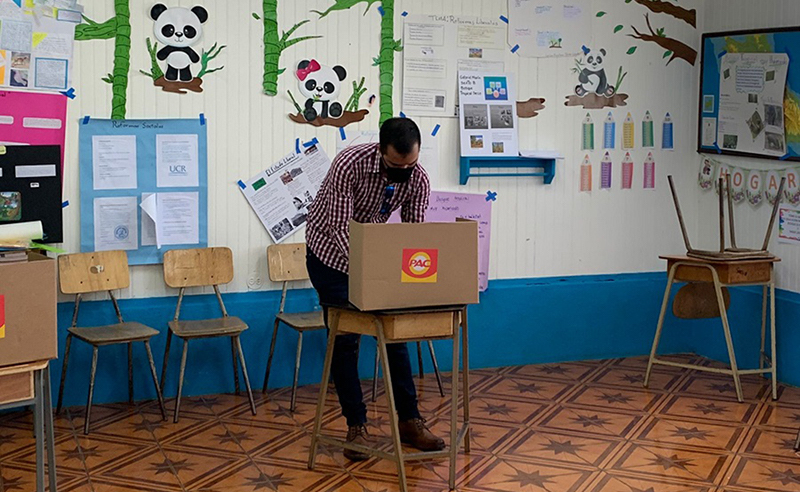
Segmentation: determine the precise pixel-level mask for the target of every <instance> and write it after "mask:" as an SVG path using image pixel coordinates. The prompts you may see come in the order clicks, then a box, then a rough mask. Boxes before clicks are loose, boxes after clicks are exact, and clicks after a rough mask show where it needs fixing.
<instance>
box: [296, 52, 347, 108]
mask: <svg viewBox="0 0 800 492" xmlns="http://www.w3.org/2000/svg"><path fill="white" fill-rule="evenodd" d="M295 74H296V75H297V80H298V86H299V90H300V93H301V94H302V95H303V97H305V98H306V101H305V103H304V104H303V108H302V111H303V117H304V118H305V120H306V121H308V122H312V121H314V120H315V119H317V118H321V119H325V118H334V119H336V118H341V116H342V114H344V108H343V107H342V104H341V103H340V102H339V101H337V99H336V98H337V97H339V92H340V91H341V88H342V81H344V79H345V77H347V71H346V70H345V69H344V67H342V66H341V65H336V66H334V67H328V66H326V65H320V64H319V62H317V60H302V61H301V62H300V63H298V64H297V70H296V71H295Z"/></svg>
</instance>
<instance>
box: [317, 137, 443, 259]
mask: <svg viewBox="0 0 800 492" xmlns="http://www.w3.org/2000/svg"><path fill="white" fill-rule="evenodd" d="M380 159H381V157H380V149H379V144H377V143H368V144H361V145H354V146H352V147H348V148H346V149H345V150H343V151H342V152H340V153H339V155H337V156H336V158H335V159H334V160H333V163H332V164H331V168H330V170H329V171H328V175H327V176H326V177H325V180H324V181H323V182H322V187H320V189H319V193H317V196H316V198H315V199H314V202H313V203H312V204H311V206H310V207H309V214H308V223H307V229H306V241H307V243H308V247H309V248H310V249H311V251H312V252H313V253H314V255H316V257H317V258H319V259H320V261H322V263H324V264H325V265H327V266H329V267H331V268H334V269H336V270H339V271H341V272H344V273H347V271H348V267H349V256H350V219H353V220H355V221H356V222H361V223H383V222H386V221H388V220H389V216H390V215H391V214H392V212H394V211H395V210H397V209H398V208H401V207H402V210H401V212H400V215H401V218H402V220H403V222H424V221H425V211H426V210H427V209H428V200H429V199H430V194H431V185H430V179H429V178H428V173H426V172H425V170H424V169H423V168H422V166H420V165H419V164H417V165H416V166H415V167H414V172H413V173H412V174H411V179H409V180H408V181H407V182H406V183H395V184H394V187H395V190H394V195H392V198H391V199H390V200H389V213H386V214H381V207H382V205H383V203H384V200H385V196H386V187H387V186H388V185H389V184H391V183H389V181H388V180H387V179H386V178H385V177H384V176H383V175H382V174H381V165H380Z"/></svg>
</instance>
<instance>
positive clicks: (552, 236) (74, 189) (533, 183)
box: [65, 0, 779, 297]
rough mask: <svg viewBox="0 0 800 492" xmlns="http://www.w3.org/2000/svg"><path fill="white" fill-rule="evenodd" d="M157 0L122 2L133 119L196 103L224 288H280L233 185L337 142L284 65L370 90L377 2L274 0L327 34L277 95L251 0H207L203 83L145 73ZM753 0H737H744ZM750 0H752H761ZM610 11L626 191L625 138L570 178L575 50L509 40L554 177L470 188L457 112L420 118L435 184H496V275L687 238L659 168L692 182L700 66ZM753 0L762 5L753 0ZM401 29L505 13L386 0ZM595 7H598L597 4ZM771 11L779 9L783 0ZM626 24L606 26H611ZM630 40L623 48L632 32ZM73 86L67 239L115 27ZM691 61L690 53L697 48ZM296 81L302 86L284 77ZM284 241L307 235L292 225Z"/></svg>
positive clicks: (69, 245)
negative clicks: (179, 85)
mask: <svg viewBox="0 0 800 492" xmlns="http://www.w3.org/2000/svg"><path fill="white" fill-rule="evenodd" d="M151 3H152V2H140V1H138V0H135V1H132V2H131V4H132V18H131V23H132V53H131V76H130V82H129V91H128V117H129V118H176V117H182V118H194V117H197V115H198V114H199V113H201V112H203V113H205V115H206V117H207V118H208V121H209V214H208V217H209V243H210V244H211V245H225V246H229V247H231V248H232V249H233V251H234V258H235V263H236V277H235V280H234V282H233V283H232V284H231V285H230V286H229V288H228V290H229V291H247V290H259V289H271V288H275V286H274V285H271V284H270V283H269V281H268V280H267V278H266V261H265V248H266V246H267V245H268V244H269V243H270V240H269V237H268V235H267V233H266V231H265V230H264V229H263V227H262V225H261V223H260V222H259V221H258V219H257V218H256V216H255V214H253V212H252V211H251V209H250V208H249V206H248V205H247V202H246V201H245V199H244V198H243V196H242V195H241V193H240V192H239V190H238V188H237V186H236V182H237V180H239V179H247V178H249V177H250V176H252V175H254V174H255V173H256V172H258V171H260V170H262V169H264V168H266V167H267V166H269V165H271V164H272V163H273V162H274V161H276V160H277V159H279V158H280V157H282V156H283V155H285V154H286V153H288V152H289V151H291V149H292V148H293V146H294V139H295V138H296V137H301V138H303V139H304V140H309V139H310V138H312V137H317V138H318V139H319V140H320V141H321V143H322V145H323V147H324V148H325V150H326V151H327V152H328V154H329V155H331V157H332V156H333V154H334V152H335V142H336V139H337V138H339V132H338V131H337V130H336V129H334V128H323V129H315V128H313V127H311V126H308V125H297V124H295V123H292V122H290V121H289V120H288V119H287V118H286V114H287V113H288V112H290V111H291V110H292V104H291V102H290V101H289V100H288V97H286V96H285V93H286V89H288V88H293V89H294V88H295V87H296V81H295V79H294V76H293V74H292V70H291V68H292V67H293V65H294V64H295V63H296V62H297V61H298V60H300V59H301V58H304V57H314V58H316V59H317V60H319V61H320V62H322V63H324V64H329V65H332V64H335V63H338V64H342V65H344V66H345V67H346V68H347V71H348V74H349V77H348V83H349V80H350V77H355V76H359V77H360V76H365V77H366V78H367V83H366V85H367V87H368V88H369V90H368V92H367V94H366V95H365V97H364V99H362V100H363V101H365V100H366V98H367V97H368V96H369V95H370V94H373V93H374V94H377V92H378V91H377V89H378V70H377V67H372V58H373V57H374V56H376V55H377V53H378V44H379V23H380V14H379V13H378V12H377V10H376V9H375V7H376V6H377V4H376V5H373V8H372V9H371V10H370V11H369V12H368V13H367V14H366V15H363V12H364V8H363V4H361V5H359V6H358V7H356V8H354V9H351V10H350V11H346V12H334V13H332V14H330V16H328V17H327V18H325V19H322V20H316V15H314V14H310V13H309V10H311V9H318V10H324V9H325V8H327V7H328V6H329V5H331V4H332V3H333V0H281V1H280V2H279V12H278V15H279V26H280V28H281V29H287V28H288V27H291V26H292V25H293V24H294V23H295V22H297V21H299V20H301V19H306V18H311V19H313V20H312V22H310V23H308V24H307V25H305V26H303V27H302V28H301V29H300V30H299V31H297V34H298V35H311V34H317V35H322V36H323V38H322V39H319V40H313V41H308V42H303V43H299V44H297V45H295V46H293V47H291V48H290V49H288V50H287V51H286V52H285V53H284V55H283V57H282V59H281V60H282V65H283V66H284V67H287V68H288V69H289V70H287V73H285V74H284V75H282V76H281V77H280V79H279V93H280V94H279V95H278V96H277V97H268V96H265V95H263V94H262V93H261V77H262V66H263V47H262V41H261V40H262V36H263V32H262V24H261V22H260V21H257V20H255V19H254V18H253V16H252V13H253V12H256V13H259V14H260V13H261V2H260V1H258V0H203V1H202V2H198V3H202V4H203V5H204V6H205V7H206V8H207V9H208V11H209V12H210V19H209V21H208V23H207V24H206V31H205V42H204V43H205V46H210V45H211V44H212V43H213V42H221V43H223V44H225V45H227V48H226V49H225V51H223V54H222V55H221V56H220V57H219V58H217V60H215V61H219V62H220V63H221V64H224V65H225V69H224V70H223V71H221V72H218V73H215V74H211V75H209V76H207V77H206V79H205V80H204V89H205V92H203V93H202V94H199V95H198V94H187V95H181V96H179V95H175V94H167V93H163V92H161V91H160V89H157V88H155V87H153V85H152V81H151V80H150V79H149V78H148V77H146V76H144V75H142V74H140V73H138V70H139V69H145V70H147V69H148V68H149V65H150V61H149V58H148V55H147V51H146V48H145V38H146V37H148V36H151V37H152V21H151V20H150V19H149V17H148V15H147V12H148V11H149V8H150V6H151ZM166 3H167V4H169V5H183V6H187V7H188V6H191V5H192V4H193V3H192V2H190V1H186V0H180V1H177V0H168V1H167V2H166ZM742 3H747V2H742ZM758 3H759V4H760V3H761V2H758ZM84 4H85V5H86V8H87V11H86V14H87V15H88V16H89V17H90V18H92V19H93V20H95V21H103V20H105V19H107V18H108V17H109V16H110V15H111V14H112V13H113V7H112V2H111V0H92V1H85V2H84ZM681 4H682V5H684V6H689V7H695V8H697V9H698V11H699V12H698V16H699V17H700V20H701V21H702V13H703V12H702V8H701V3H700V0H687V1H682V2H681ZM599 10H603V11H606V12H608V14H607V15H605V16H604V17H602V18H595V21H594V22H595V36H594V40H591V39H587V40H586V44H587V46H594V47H596V48H600V47H603V48H606V49H607V50H608V52H609V56H608V66H609V67H610V70H611V71H613V74H611V77H612V78H616V77H615V76H616V70H617V67H619V66H620V65H622V66H624V69H625V70H626V71H628V77H627V78H626V80H625V82H624V84H623V88H622V89H623V90H622V92H625V93H628V94H629V95H630V99H629V105H628V106H627V107H624V108H618V109H616V110H614V114H615V117H616V120H617V132H618V135H620V134H621V130H622V120H623V119H624V117H625V114H626V113H627V112H628V111H630V112H631V113H632V114H633V115H634V118H635V120H636V122H637V127H636V136H637V149H636V150H635V151H633V152H632V155H633V156H634V159H635V163H636V167H635V173H634V189H633V190H628V191H623V190H620V189H619V188H620V185H619V179H620V174H621V166H620V162H621V160H622V157H623V156H624V152H622V151H621V150H619V144H618V149H617V150H616V151H614V152H613V158H614V175H615V176H614V189H613V191H610V192H601V191H599V190H598V188H599V175H600V166H599V164H600V160H601V158H602V155H603V151H601V150H600V149H598V150H596V151H594V152H592V153H591V158H592V162H593V164H594V165H595V168H594V188H595V191H593V192H592V193H591V194H582V193H579V191H578V189H579V178H580V169H579V167H580V164H581V160H582V159H583V155H584V152H582V151H581V150H580V129H581V122H582V120H583V118H584V116H585V115H586V110H582V109H580V108H568V107H565V106H564V100H565V96H567V95H569V94H572V93H573V90H574V87H575V85H576V83H577V77H576V76H575V75H574V74H572V73H571V72H570V69H571V68H572V66H573V65H574V60H573V59H572V58H571V57H569V58H560V59H538V60H537V59H532V58H521V57H519V56H516V55H513V54H511V53H508V55H507V59H506V62H507V66H508V67H509V70H510V71H512V72H515V73H517V80H518V81H519V83H518V84H519V89H518V93H519V98H520V99H527V98H529V97H544V98H546V99H547V101H546V106H547V107H546V109H545V110H544V111H543V112H542V113H541V114H540V115H539V116H538V117H536V118H534V119H530V120H521V124H520V137H521V147H522V148H532V149H536V148H539V149H552V150H558V151H560V152H562V153H563V154H564V155H565V156H566V160H564V161H561V162H559V165H558V170H557V175H556V179H555V181H554V183H553V184H552V185H549V186H545V185H543V184H542V182H541V179H535V178H494V179H491V178H482V179H471V180H470V182H469V184H468V185H467V186H465V187H462V186H459V185H458V144H457V141H458V126H457V120H456V119H452V118H451V119H435V118H419V119H417V122H418V123H419V124H420V127H421V129H422V132H423V136H424V138H432V137H430V136H429V135H430V132H431V130H432V128H433V127H434V126H435V125H436V124H437V123H438V124H441V130H440V131H439V132H438V136H437V137H436V138H437V139H438V140H439V157H440V159H439V162H433V163H424V164H425V166H426V168H427V169H428V170H429V172H430V173H431V175H432V179H433V186H434V189H437V190H446V191H466V192H473V193H486V191H487V190H492V191H496V192H498V199H497V201H496V202H494V204H493V207H494V212H493V225H492V252H491V269H490V276H491V278H493V279H496V278H520V277H543V276H561V275H583V274H603V273H621V272H641V271H655V270H660V269H662V268H663V264H662V262H660V261H659V260H658V259H657V256H658V255H659V254H663V253H675V252H680V251H682V243H681V240H680V236H679V229H678V225H677V221H676V220H675V217H674V212H673V210H672V205H671V202H670V200H669V194H668V188H667V186H666V175H667V174H670V173H671V174H674V175H675V177H676V181H677V182H678V185H679V186H680V188H681V190H682V192H683V193H685V194H686V196H687V197H690V196H691V193H693V191H692V190H693V189H694V187H695V185H694V183H695V169H696V165H697V161H698V158H697V155H696V153H695V152H694V150H693V149H694V146H695V128H696V104H697V103H696V101H697V93H698V87H697V86H698V82H697V78H698V77H697V75H698V71H697V68H696V67H691V66H689V65H688V64H686V63H685V62H683V61H680V60H677V61H674V62H673V63H672V64H671V65H670V66H668V67H665V61H664V60H663V59H662V55H663V52H664V50H663V49H661V48H659V47H657V46H655V45H654V44H642V43H638V42H635V41H633V40H632V39H630V38H628V37H626V36H625V33H627V32H630V28H629V26H630V25H631V24H635V25H637V26H639V28H640V29H641V28H643V27H644V14H645V13H646V12H647V10H646V9H645V8H643V7H641V6H638V5H636V4H635V3H631V4H626V3H624V2H621V1H619V0H595V2H594V12H596V11H599ZM753 10H754V11H755V10H757V9H753ZM396 11H397V14H396V27H395V33H396V37H398V38H399V37H401V36H402V17H401V16H400V15H399V14H400V12H402V11H408V12H409V13H420V14H458V15H477V16H485V17H491V18H497V17H498V16H500V15H505V14H507V1H506V0H427V1H423V0H398V1H397V2H396ZM594 12H592V16H593V18H594ZM775 15H777V16H779V14H778V13H777V11H776V12H775ZM651 19H652V20H653V23H654V25H655V26H666V27H667V32H668V33H669V34H671V35H677V36H678V37H680V38H681V39H682V40H684V41H686V42H688V43H689V44H691V45H693V46H699V37H700V30H699V29H698V30H694V29H691V28H689V27H688V25H686V24H684V23H683V22H681V21H677V20H675V19H672V18H671V17H668V16H663V15H655V14H651ZM617 24H623V25H625V26H626V28H625V30H624V31H623V32H620V33H618V34H612V30H613V28H614V26H615V25H617ZM633 45H637V46H638V50H637V52H636V53H635V54H634V55H632V56H629V55H626V54H625V52H626V51H627V49H628V48H629V47H630V46H633ZM76 46H77V48H76V63H75V67H76V69H75V71H74V85H75V87H76V90H77V94H78V97H77V99H75V100H74V101H72V102H71V103H70V105H69V118H70V123H69V126H68V133H67V140H68V141H67V162H66V178H65V199H69V200H70V202H71V203H72V205H71V206H70V207H68V208H67V209H66V210H65V228H66V231H65V233H66V234H65V235H66V242H65V248H66V249H67V250H68V251H78V250H79V245H80V241H79V214H80V213H91V211H81V210H79V206H78V203H79V200H78V194H79V188H78V128H79V125H78V123H77V122H78V119H79V118H81V117H82V116H83V115H91V116H92V117H95V118H107V117H108V116H109V114H110V101H111V87H110V86H109V85H107V84H105V83H104V82H102V81H101V80H100V78H101V77H102V76H104V75H105V74H106V73H108V72H110V71H111V69H112V59H113V49H114V48H113V41H110V40H109V41H82V42H78V43H76ZM401 60H402V55H399V54H398V55H397V62H396V66H395V73H396V76H395V91H394V93H395V113H397V112H399V110H400V106H399V102H400V97H399V95H400V94H401V89H402V87H401V80H402V78H401V73H402V71H401V67H402V62H401ZM698 64H699V63H698ZM294 92H296V91H294ZM372 109H373V112H372V114H370V115H369V116H368V118H367V120H366V121H364V122H362V123H360V124H359V125H352V126H350V127H348V128H347V131H348V132H355V131H357V130H358V129H365V130H366V129H374V128H376V127H377V121H378V114H377V104H375V105H374V106H373V108H372ZM646 110H649V111H650V112H651V113H652V115H653V117H654V119H655V127H656V144H657V147H660V135H661V121H662V118H663V116H664V114H665V113H666V112H667V111H669V112H670V113H671V115H672V117H673V120H674V121H675V140H676V150H675V151H674V152H661V151H660V150H657V151H656V152H655V155H656V160H657V166H656V172H657V190H656V191H644V190H642V169H643V165H642V163H643V161H644V158H645V156H646V154H647V152H646V151H643V150H642V149H641V148H640V144H641V133H640V130H641V126H640V124H641V123H640V121H641V119H642V117H643V116H644V113H645V111H646ZM606 114H607V110H594V111H592V115H593V118H594V121H595V125H596V128H597V132H598V133H597V136H596V141H597V145H598V147H600V146H602V133H601V131H602V121H603V119H604V118H605V116H606ZM684 207H685V209H686V210H685V212H686V216H687V217H688V218H689V220H690V221H691V223H690V227H691V228H692V229H693V230H695V229H696V223H695V219H694V218H695V216H696V213H695V211H696V210H695V209H696V207H697V202H696V200H687V203H686V204H685V205H684ZM292 240H293V241H302V240H303V236H302V233H298V234H296V235H295V236H294V237H293V238H292ZM170 294H172V292H171V291H169V290H168V289H167V288H166V287H165V286H164V285H163V277H162V274H161V267H160V265H153V266H140V267H134V268H133V275H132V286H131V288H130V290H129V291H128V292H126V293H124V296H126V297H153V296H163V295H170Z"/></svg>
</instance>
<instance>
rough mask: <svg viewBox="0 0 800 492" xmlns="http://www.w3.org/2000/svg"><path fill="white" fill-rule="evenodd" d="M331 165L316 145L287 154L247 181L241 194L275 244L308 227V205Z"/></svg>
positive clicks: (323, 152) (314, 196) (320, 148)
mask: <svg viewBox="0 0 800 492" xmlns="http://www.w3.org/2000/svg"><path fill="white" fill-rule="evenodd" d="M330 167H331V160H330V159H329V158H328V156H327V155H326V154H325V151H324V150H322V147H320V146H319V144H315V145H312V146H310V147H308V148H307V149H304V150H303V151H302V152H301V153H299V154H298V153H294V152H293V153H291V154H289V155H287V156H285V157H284V158H283V159H281V160H280V161H278V162H277V163H275V164H274V165H273V166H272V167H270V168H269V169H267V170H266V171H264V172H261V173H258V174H257V175H256V176H254V177H252V178H250V179H249V180H248V181H247V182H246V183H245V186H244V188H243V189H242V193H243V194H244V196H245V198H246V199H247V201H248V203H250V206H251V207H253V211H254V212H255V213H256V215H257V216H258V218H259V220H260V221H261V223H262V224H263V225H264V227H265V228H266V229H267V232H268V233H269V235H270V237H271V238H272V240H273V241H274V242H275V243H280V242H281V241H283V240H284V239H286V238H287V237H289V236H290V235H292V234H294V233H295V232H297V231H298V230H299V229H302V228H303V227H305V225H306V219H307V218H308V207H309V205H311V203H312V202H313V201H314V198H316V196H317V191H319V187H320V186H321V185H322V181H323V180H324V179H325V175H326V174H328V169H330Z"/></svg>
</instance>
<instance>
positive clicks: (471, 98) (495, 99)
mask: <svg viewBox="0 0 800 492" xmlns="http://www.w3.org/2000/svg"><path fill="white" fill-rule="evenodd" d="M458 90H459V98H460V101H461V112H460V113H459V122H460V127H461V155H462V156H485V157H508V156H514V157H516V156H518V155H519V138H518V135H519V134H518V130H517V129H518V122H517V104H516V100H517V98H516V90H515V86H514V79H513V77H512V75H511V74H505V73H482V72H459V73H458Z"/></svg>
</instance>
